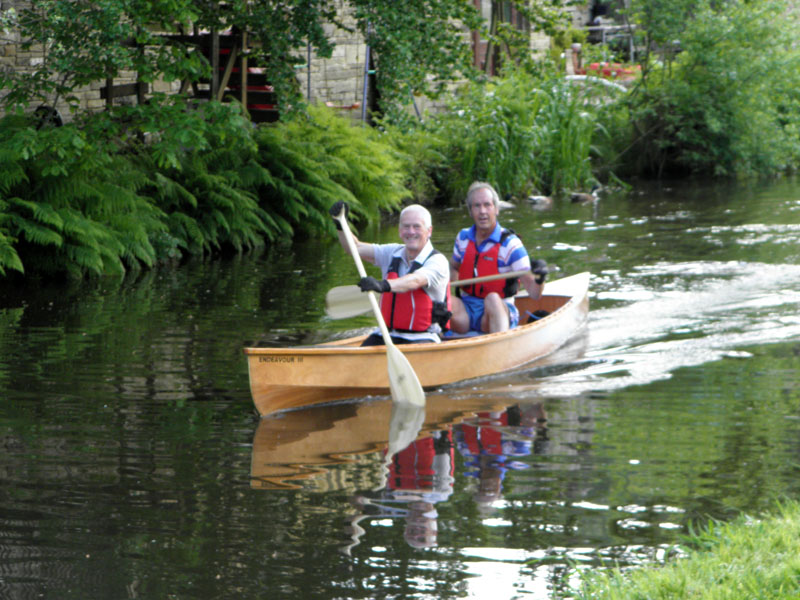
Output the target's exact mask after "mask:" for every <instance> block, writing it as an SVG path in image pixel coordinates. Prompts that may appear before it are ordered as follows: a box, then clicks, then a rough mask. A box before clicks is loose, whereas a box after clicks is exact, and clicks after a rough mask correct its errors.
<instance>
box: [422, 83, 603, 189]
mask: <svg viewBox="0 0 800 600" xmlns="http://www.w3.org/2000/svg"><path fill="white" fill-rule="evenodd" d="M592 93H593V92H592V90H591V89H583V88H574V87H570V85H569V84H568V83H566V82H564V81H562V80H560V79H541V78H537V77H535V76H533V75H531V74H529V73H526V72H524V71H521V70H513V71H510V72H509V73H508V75H507V76H506V77H504V78H500V79H497V80H495V81H494V82H492V83H490V84H473V85H469V86H466V87H465V88H464V90H462V92H461V93H460V94H459V95H458V96H457V97H456V98H455V100H454V101H453V102H452V104H451V105H450V106H449V110H448V112H447V113H445V114H443V115H441V116H440V117H439V118H438V119H436V120H434V121H432V122H429V123H428V125H427V127H428V129H429V131H431V132H432V133H433V134H434V135H436V136H437V137H438V138H440V139H441V140H446V144H447V146H446V149H445V150H444V153H445V155H446V156H447V157H448V160H447V161H446V167H445V171H444V172H443V173H441V174H440V176H439V178H440V181H441V185H442V191H443V193H444V195H445V196H446V197H448V198H455V197H461V196H462V195H463V193H464V190H466V189H467V187H468V186H469V184H470V183H471V182H472V181H474V180H476V179H480V180H485V181H489V182H491V183H492V184H494V185H496V186H497V188H498V189H499V190H502V191H503V192H505V193H508V194H512V195H519V194H526V193H530V192H531V191H533V190H536V191H538V192H544V193H551V192H560V191H562V190H564V189H566V188H568V187H578V186H583V185H586V184H587V183H589V182H590V180H591V179H592V170H591V164H590V161H589V157H590V150H591V141H592V136H593V133H594V131H595V122H596V120H595V117H594V111H595V108H593V107H594V104H592V103H591V102H590V101H589V100H590V98H591V94H592Z"/></svg>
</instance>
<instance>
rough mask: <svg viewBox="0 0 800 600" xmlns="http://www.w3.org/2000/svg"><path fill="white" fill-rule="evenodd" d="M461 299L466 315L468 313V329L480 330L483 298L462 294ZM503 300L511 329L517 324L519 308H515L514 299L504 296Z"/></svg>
mask: <svg viewBox="0 0 800 600" xmlns="http://www.w3.org/2000/svg"><path fill="white" fill-rule="evenodd" d="M461 300H462V301H463V302H464V308H465V309H466V311H467V315H469V328H470V330H472V331H480V330H481V319H482V318H483V298H476V297H475V296H468V295H467V294H464V295H463V296H461ZM503 302H505V303H506V306H507V307H508V322H509V328H510V329H513V328H514V327H516V326H517V325H519V310H517V307H516V305H515V304H514V300H512V299H508V298H504V299H503Z"/></svg>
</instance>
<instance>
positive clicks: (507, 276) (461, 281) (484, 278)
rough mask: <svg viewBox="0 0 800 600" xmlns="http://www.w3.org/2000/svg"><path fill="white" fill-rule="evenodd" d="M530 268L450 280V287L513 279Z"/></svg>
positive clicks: (527, 271) (528, 271)
mask: <svg viewBox="0 0 800 600" xmlns="http://www.w3.org/2000/svg"><path fill="white" fill-rule="evenodd" d="M530 272H531V270H530V269H524V270H522V271H509V272H508V273H495V274H493V275H481V276H480V277H472V278H471V279H456V280H455V281H451V282H450V287H461V286H464V285H472V284H473V283H483V282H484V281H495V280H497V279H512V278H514V277H521V276H522V275H525V274H526V273H530Z"/></svg>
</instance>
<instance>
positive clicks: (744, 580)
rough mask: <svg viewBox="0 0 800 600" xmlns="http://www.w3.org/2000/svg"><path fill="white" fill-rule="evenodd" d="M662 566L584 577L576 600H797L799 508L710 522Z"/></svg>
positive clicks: (796, 505) (784, 506)
mask: <svg viewBox="0 0 800 600" xmlns="http://www.w3.org/2000/svg"><path fill="white" fill-rule="evenodd" d="M684 549H685V550H686V552H687V554H686V555H685V556H684V557H682V558H676V559H674V560H670V561H668V562H667V563H666V564H664V565H659V566H653V567H646V568H642V569H636V570H632V571H625V572H623V571H620V570H619V569H614V570H611V571H608V572H594V573H591V574H589V575H587V576H585V577H584V581H583V583H582V589H581V590H579V591H578V592H576V594H575V596H574V597H575V598H577V599H579V600H588V599H590V598H591V599H592V600H668V599H669V600H677V599H680V600H688V599H703V600H740V599H741V600H744V599H751V598H752V599H756V598H757V599H759V600H767V599H769V600H790V599H791V600H795V599H797V598H800V503H797V502H786V503H783V504H781V505H779V506H778V507H777V509H775V510H774V511H773V512H772V513H771V514H769V515H766V516H764V517H763V518H760V519H753V518H750V517H747V516H742V517H739V518H738V519H737V520H735V521H733V522H731V523H720V522H716V521H715V522H712V523H710V524H709V525H708V526H707V527H706V528H705V529H704V530H702V531H700V532H699V533H694V534H693V535H691V536H690V537H688V538H687V541H686V543H685V548H684Z"/></svg>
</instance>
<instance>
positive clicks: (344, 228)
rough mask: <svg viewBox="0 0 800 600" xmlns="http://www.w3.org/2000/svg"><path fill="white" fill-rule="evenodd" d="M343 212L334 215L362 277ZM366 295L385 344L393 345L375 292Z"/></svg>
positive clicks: (358, 259) (361, 266)
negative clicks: (336, 215)
mask: <svg viewBox="0 0 800 600" xmlns="http://www.w3.org/2000/svg"><path fill="white" fill-rule="evenodd" d="M344 213H345V211H344V209H342V212H340V213H339V216H338V217H336V220H337V221H339V224H340V225H341V226H342V233H343V234H344V239H345V240H346V241H347V247H348V248H349V249H350V254H352V255H353V260H354V261H356V269H358V274H359V275H360V276H361V277H362V278H364V277H366V276H367V272H366V270H365V269H364V263H363V262H362V261H361V255H360V254H359V253H358V247H357V246H356V241H355V240H354V239H353V234H352V233H351V232H350V226H349V225H348V224H347V217H345V214H344ZM367 296H369V302H370V304H371V305H372V312H373V313H375V319H376V320H377V321H378V327H379V328H380V330H381V335H382V336H383V341H384V343H385V344H386V345H387V346H393V345H394V344H393V343H392V336H390V335H389V329H388V328H387V327H386V321H385V320H384V319H383V313H381V309H380V307H379V306H378V299H377V298H378V297H377V294H376V292H367Z"/></svg>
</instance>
